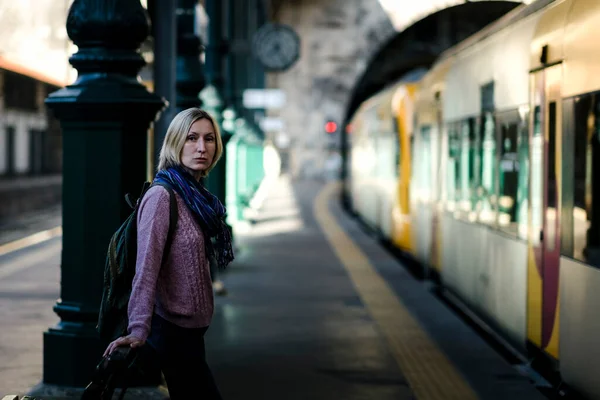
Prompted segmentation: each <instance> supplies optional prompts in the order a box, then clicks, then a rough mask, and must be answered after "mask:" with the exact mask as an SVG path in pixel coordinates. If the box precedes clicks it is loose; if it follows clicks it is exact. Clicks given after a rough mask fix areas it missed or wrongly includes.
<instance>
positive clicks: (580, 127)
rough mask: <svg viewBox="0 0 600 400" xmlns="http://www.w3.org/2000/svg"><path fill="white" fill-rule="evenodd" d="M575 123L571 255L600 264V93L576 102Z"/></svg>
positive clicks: (593, 263)
mask: <svg viewBox="0 0 600 400" xmlns="http://www.w3.org/2000/svg"><path fill="white" fill-rule="evenodd" d="M574 122H575V135H574V141H575V142H574V147H575V158H574V165H573V167H574V168H573V175H572V179H574V182H573V192H574V193H573V250H572V251H573V254H572V256H573V257H574V258H576V259H578V260H581V261H583V262H587V263H589V264H592V265H595V266H600V232H599V229H600V213H598V210H600V204H597V203H598V201H600V181H599V179H600V176H599V174H598V171H599V169H598V168H599V167H600V140H599V135H600V95H598V94H596V95H591V96H584V97H582V98H580V99H579V101H577V102H576V103H575V121H574ZM569 178H571V177H569ZM567 179H568V178H567ZM594 211H596V212H594ZM565 228H567V227H565ZM567 255H570V254H567Z"/></svg>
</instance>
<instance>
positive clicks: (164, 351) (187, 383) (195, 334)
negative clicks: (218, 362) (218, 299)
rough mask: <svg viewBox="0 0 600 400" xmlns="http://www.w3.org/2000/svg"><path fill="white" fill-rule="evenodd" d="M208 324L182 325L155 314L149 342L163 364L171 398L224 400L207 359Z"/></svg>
mask: <svg viewBox="0 0 600 400" xmlns="http://www.w3.org/2000/svg"><path fill="white" fill-rule="evenodd" d="M207 330H208V327H205V328H197V329H190V328H182V327H180V326H177V325H175V324H173V323H171V322H169V321H167V320H165V319H164V318H162V317H160V316H158V315H156V314H154V316H153V318H152V328H151V331H150V336H149V337H148V340H147V346H146V347H150V348H151V352H152V353H153V354H154V356H155V357H156V359H157V361H158V362H159V364H160V369H161V370H162V373H163V375H164V377H165V380H166V381H167V387H168V388H169V396H170V397H171V400H191V399H202V400H221V399H222V397H221V394H220V393H219V389H218V387H217V384H216V382H215V380H214V378H213V375H212V372H211V371H210V368H209V367H208V364H207V363H206V353H205V349H204V334H205V333H206V331H207Z"/></svg>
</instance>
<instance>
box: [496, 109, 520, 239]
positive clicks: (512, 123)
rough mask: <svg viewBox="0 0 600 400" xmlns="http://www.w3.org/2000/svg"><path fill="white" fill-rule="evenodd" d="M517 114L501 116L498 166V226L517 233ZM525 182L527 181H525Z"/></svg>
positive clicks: (518, 165) (518, 164)
mask: <svg viewBox="0 0 600 400" xmlns="http://www.w3.org/2000/svg"><path fill="white" fill-rule="evenodd" d="M519 122H520V121H519V115H518V113H516V112H513V113H510V115H506V117H504V118H501V120H500V122H499V124H498V127H499V128H500V138H499V139H500V140H499V145H500V149H499V155H500V163H499V168H498V194H499V197H498V226H499V228H500V229H501V230H503V231H505V232H507V233H511V234H515V235H516V234H517V232H518V220H517V210H518V203H517V192H518V189H519V170H520V168H519V167H520V161H521V159H520V157H519V155H520V154H519ZM525 184H527V182H525Z"/></svg>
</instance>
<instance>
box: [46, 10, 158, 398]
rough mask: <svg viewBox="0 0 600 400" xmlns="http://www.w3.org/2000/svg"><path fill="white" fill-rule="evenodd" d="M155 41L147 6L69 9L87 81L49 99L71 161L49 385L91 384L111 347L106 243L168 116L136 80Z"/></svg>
mask: <svg viewBox="0 0 600 400" xmlns="http://www.w3.org/2000/svg"><path fill="white" fill-rule="evenodd" d="M148 32H149V25H148V17H147V14H146V11H145V10H144V8H143V7H142V6H141V4H140V2H139V0H120V1H117V2H114V1H113V2H111V7H107V6H106V4H104V3H103V2H101V1H97V0H75V1H74V2H73V3H72V5H71V8H70V9H69V16H68V19H67V33H68V35H69V37H70V38H71V40H73V42H74V43H75V44H76V45H77V46H78V51H77V53H75V54H74V55H73V56H72V57H71V58H70V62H71V64H72V65H73V66H74V67H75V68H76V69H77V70H78V71H79V76H78V78H77V80H76V81H75V82H74V83H73V84H72V85H70V86H67V87H66V88H63V89H61V90H59V91H57V92H54V93H52V94H50V96H49V97H48V98H47V100H46V104H47V105H48V107H49V108H50V109H51V110H52V111H53V112H54V114H55V115H56V117H57V118H58V119H59V120H60V123H61V126H62V131H63V154H64V160H63V239H62V241H63V242H62V244H63V249H62V258H61V293H60V299H59V300H58V301H57V303H56V305H55V306H54V311H55V312H56V314H57V315H58V316H59V318H60V322H59V323H58V324H57V325H56V326H54V327H51V328H49V329H48V331H46V332H45V333H44V366H43V373H44V383H46V384H55V385H64V386H79V387H81V386H84V385H86V384H87V383H89V380H90V379H91V377H92V373H93V371H94V368H95V366H96V364H97V363H98V361H99V359H100V356H101V355H102V353H103V351H104V349H105V348H106V343H104V342H102V341H101V340H100V338H99V337H98V335H97V332H96V329H95V326H96V323H97V320H98V310H99V306H100V301H101V297H102V287H103V272H104V263H105V258H106V251H107V247H108V242H109V240H110V237H111V236H112V235H113V233H114V232H115V231H116V229H117V228H118V227H119V226H120V225H121V223H122V222H123V221H124V220H125V218H126V217H127V216H128V215H129V213H130V212H131V209H130V208H129V206H128V205H127V204H126V202H125V200H124V196H125V194H126V193H139V190H140V189H141V187H142V183H143V182H144V181H145V180H146V159H147V158H146V157H147V135H148V129H149V127H150V124H151V123H152V122H153V121H154V120H155V119H156V117H157V113H158V112H159V111H160V110H161V109H163V108H164V107H165V102H164V100H163V99H162V98H160V97H159V96H158V95H156V94H153V93H150V92H148V91H147V90H146V88H145V87H144V86H143V85H142V84H141V83H140V82H139V81H138V80H137V75H138V73H139V70H140V69H141V67H142V66H143V65H144V60H143V58H142V56H141V55H140V53H139V52H138V49H139V47H140V44H141V43H142V42H143V41H144V39H145V38H146V36H147V35H148ZM155 378H157V379H158V378H159V377H155Z"/></svg>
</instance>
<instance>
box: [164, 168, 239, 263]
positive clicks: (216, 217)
mask: <svg viewBox="0 0 600 400" xmlns="http://www.w3.org/2000/svg"><path fill="white" fill-rule="evenodd" d="M154 181H155V182H161V183H166V184H168V185H170V186H171V187H172V188H173V190H175V191H176V192H177V194H179V196H181V198H182V199H183V201H185V204H187V206H188V207H189V209H190V210H191V211H192V214H193V215H194V217H195V218H196V221H198V224H200V228H202V233H203V234H204V237H205V238H204V243H205V247H206V250H207V257H210V256H214V257H215V259H216V260H217V263H218V265H219V268H221V269H223V268H225V267H226V266H227V265H228V264H229V263H230V262H231V261H233V258H234V256H233V249H232V248H231V234H230V232H229V229H228V227H227V224H226V223H225V213H226V210H225V207H224V206H223V204H222V203H221V202H220V201H219V199H218V198H217V197H216V196H215V195H213V194H212V193H210V192H209V191H208V190H206V189H205V188H204V187H203V186H202V185H201V184H200V183H198V181H197V180H196V179H195V178H194V177H193V176H192V175H191V174H190V173H189V172H188V171H186V170H185V169H184V168H182V167H172V168H167V169H163V170H160V171H158V173H157V174H156V177H155V178H154ZM211 239H214V244H213V241H212V240H211Z"/></svg>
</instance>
